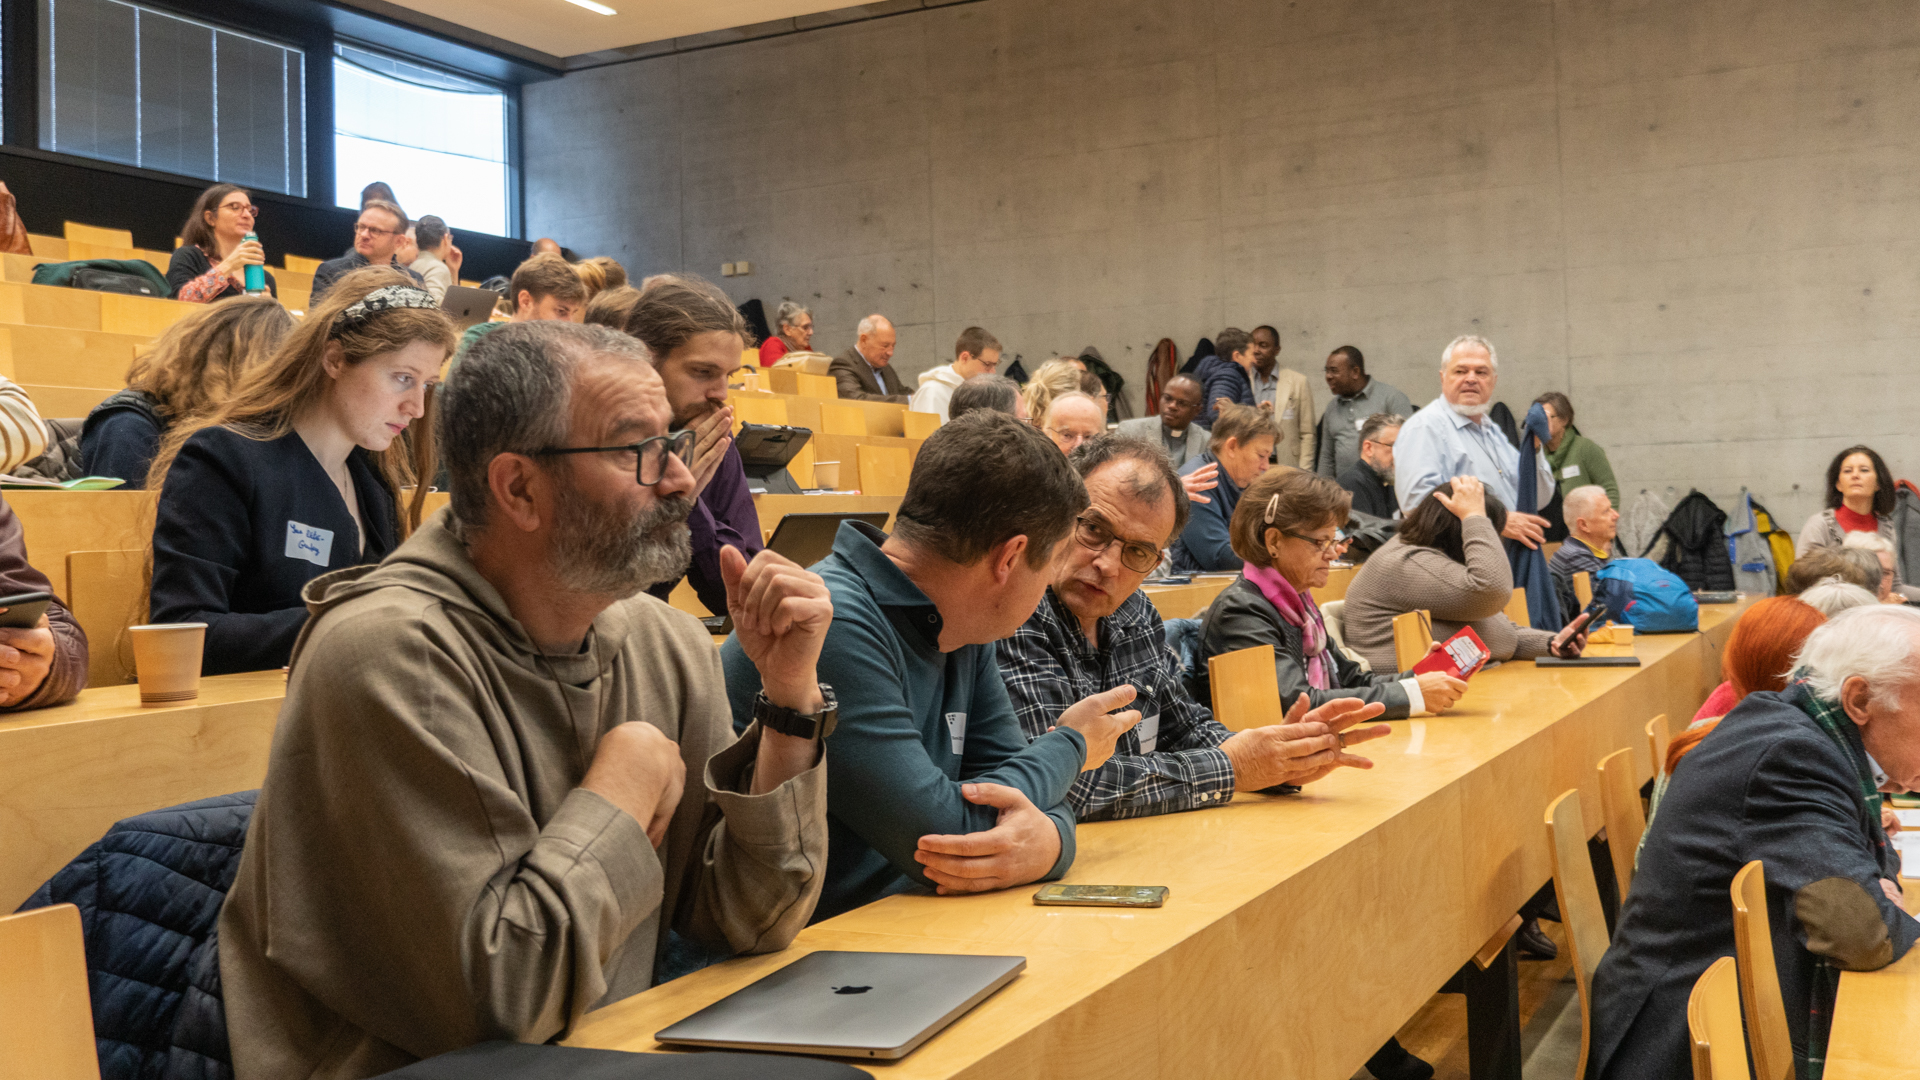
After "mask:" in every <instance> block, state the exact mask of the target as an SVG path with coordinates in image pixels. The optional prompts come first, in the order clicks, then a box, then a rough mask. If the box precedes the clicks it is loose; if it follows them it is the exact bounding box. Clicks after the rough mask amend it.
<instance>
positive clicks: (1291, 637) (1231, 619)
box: [1192, 469, 1467, 720]
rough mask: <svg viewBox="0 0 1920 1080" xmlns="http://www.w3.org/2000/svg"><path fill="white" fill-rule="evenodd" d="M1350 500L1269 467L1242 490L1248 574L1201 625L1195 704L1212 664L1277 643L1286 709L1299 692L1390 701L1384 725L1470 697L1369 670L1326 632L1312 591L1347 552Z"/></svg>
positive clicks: (1445, 682)
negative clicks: (1209, 660) (1223, 657)
mask: <svg viewBox="0 0 1920 1080" xmlns="http://www.w3.org/2000/svg"><path fill="white" fill-rule="evenodd" d="M1352 500H1353V496H1352V495H1349V494H1348V493H1347V491H1346V489H1345V488H1342V487H1341V486H1340V485H1339V484H1336V483H1334V482H1333V481H1332V480H1329V479H1327V478H1326V477H1324V476H1321V475H1319V474H1317V473H1310V472H1306V471H1304V470H1301V469H1274V470H1271V471H1269V472H1266V473H1264V474H1262V475H1261V476H1260V478H1259V479H1257V480H1255V481H1253V483H1252V484H1251V485H1249V486H1248V487H1247V489H1246V490H1245V491H1244V492H1242V493H1241V495H1240V501H1239V504H1238V505H1237V506H1235V507H1234V511H1233V523H1232V534H1231V540H1232V543H1233V550H1234V552H1235V553H1236V554H1238V555H1239V556H1240V558H1241V560H1242V566H1243V570H1242V571H1241V574H1240V577H1239V578H1238V579H1237V580H1235V581H1234V583H1233V584H1231V585H1229V586H1227V588H1226V590H1225V591H1224V592H1222V593H1221V594H1220V597H1219V599H1217V600H1215V601H1214V602H1213V606H1212V607H1210V608H1208V609H1207V613H1206V616H1205V618H1203V619H1202V621H1201V624H1200V660H1201V662H1200V663H1198V664H1196V665H1195V671H1194V678H1193V680H1192V681H1193V687H1192V689H1193V694H1194V697H1195V698H1196V699H1198V700H1200V701H1209V700H1211V693H1212V687H1211V686H1210V685H1209V683H1208V680H1207V671H1206V663H1205V660H1206V658H1208V657H1212V656H1218V655H1219V654H1221V653H1227V652H1233V651H1234V650H1236V649H1250V648H1253V647H1255V646H1258V645H1271V646H1273V663H1274V672H1275V674H1276V675H1278V676H1279V680H1280V703H1281V704H1282V705H1283V706H1291V705H1292V704H1293V702H1294V701H1295V700H1296V699H1297V698H1299V696H1300V695H1301V694H1305V695H1307V697H1308V699H1309V700H1311V701H1312V703H1313V704H1314V706H1315V707H1318V706H1320V705H1322V704H1324V703H1326V702H1328V701H1332V700H1333V699H1335V698H1345V697H1357V698H1360V699H1361V700H1363V701H1367V702H1375V701H1377V702H1380V703H1381V704H1383V705H1385V706H1386V707H1387V711H1386V712H1385V713H1382V714H1381V716H1380V719H1383V720H1399V719H1403V718H1405V717H1407V716H1410V715H1413V714H1415V713H1420V712H1440V711H1442V710H1444V709H1446V708H1447V707H1449V706H1451V705H1452V704H1453V703H1454V701H1455V700H1457V699H1458V698H1459V697H1460V695H1461V694H1462V693H1464V692H1465V691H1466V688H1467V685H1466V683H1463V682H1461V681H1460V680H1458V679H1455V678H1453V677H1451V676H1449V675H1443V674H1438V673H1434V674H1426V675H1419V676H1414V675H1409V674H1391V672H1393V671H1394V667H1393V665H1392V664H1391V663H1387V664H1380V665H1376V666H1375V668H1374V671H1373V672H1372V673H1369V672H1367V671H1364V670H1362V669H1361V667H1360V665H1359V664H1356V663H1354V661H1353V660H1352V659H1351V658H1350V657H1348V656H1347V655H1346V654H1345V653H1343V652H1342V651H1341V649H1340V646H1339V644H1338V643H1337V642H1336V641H1335V640H1334V638H1333V635H1332V634H1331V633H1329V631H1328V629H1327V623H1326V617H1325V616H1324V615H1322V614H1321V611H1320V606H1319V605H1318V604H1316V603H1315V602H1314V599H1313V593H1312V590H1313V589H1314V588H1315V587H1316V586H1321V585H1325V584H1326V583H1327V571H1328V569H1329V568H1330V567H1331V566H1332V565H1333V560H1334V559H1335V558H1337V557H1338V556H1339V555H1340V553H1341V552H1342V551H1343V550H1345V548H1346V543H1345V542H1344V541H1343V540H1342V539H1341V538H1340V527H1341V526H1342V525H1344V524H1346V520H1347V511H1348V508H1349V507H1350V505H1351V503H1352Z"/></svg>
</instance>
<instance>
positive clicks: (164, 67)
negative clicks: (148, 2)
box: [39, 0, 307, 196]
mask: <svg viewBox="0 0 1920 1080" xmlns="http://www.w3.org/2000/svg"><path fill="white" fill-rule="evenodd" d="M304 63H305V55H304V54H303V53H302V52H301V50H299V49H297V48H294V47H292V46H290V45H282V44H280V43H278V42H274V41H269V40H267V39H265V38H262V37H255V36H253V35H251V34H243V33H239V32H237V31H234V30H228V29H225V28H222V27H217V26H213V25H211V24H208V23H204V22H198V21H196V20H193V19H185V18H181V17H180V16H178V15H173V14H169V13H167V12H163V11H157V10H155V9H153V8H147V7H142V6H140V5H138V4H128V3H123V2H122V0H40V139H39V141H40V148H41V149H42V150H55V151H59V152H60V153H63V154H77V155H79V156H81V157H89V158H96V159H99V160H102V161H115V162H119V163H121V164H123V165H136V166H139V167H141V168H147V169H158V170H160V171H163V172H170V173H179V174H181V175H184V176H193V177H199V178H202V179H206V180H224V181H226V182H228V183H233V184H239V185H241V186H243V187H249V188H257V189H260V190H264V191H279V192H285V193H287V194H289V195H300V196H304V195H305V194H306V193H307V138H306V136H307V132H306V108H305V100H306V69H305V67H304V66H303V65H304Z"/></svg>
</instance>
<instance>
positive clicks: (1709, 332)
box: [525, 0, 1920, 529]
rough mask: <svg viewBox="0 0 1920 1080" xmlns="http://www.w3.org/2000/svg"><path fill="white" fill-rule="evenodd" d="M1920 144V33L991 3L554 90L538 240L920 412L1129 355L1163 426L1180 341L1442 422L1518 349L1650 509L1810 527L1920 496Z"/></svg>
mask: <svg viewBox="0 0 1920 1080" xmlns="http://www.w3.org/2000/svg"><path fill="white" fill-rule="evenodd" d="M1916 117H1920V19H1916V18H1915V16H1914V7H1913V4H1912V0H1562V2H1559V3H1553V2H1537V0H1453V2H1449V0H1294V2H1282V0H1211V2H1206V3H1202V2H1199V0H982V2H980V3H974V4H963V5H959V6H956V7H952V8H946V9H941V10H935V11H928V12H924V13H917V14H912V15H905V16H900V17H896V18H888V19H881V20H876V21H872V22H866V23H859V24H854V25H850V26H843V27H837V28H833V29H827V30H821V31H817V32H812V33H806V34H801V35H797V36H792V37H786V38H780V39H776V40H772V41H765V42H756V43H749V44H743V45H739V46H732V47H728V48H721V49H713V50H709V51H705V52H698V53H691V54H685V55H679V56H673V57H665V58H661V59H657V60H649V61H640V62H635V63H629V64H624V65H620V66H615V67H608V68H602V69H597V70H592V71H586V72H582V73H579V74H575V75H571V76H568V77H567V78H565V79H563V80H560V81H558V82H553V83H545V84H539V85H535V86H530V87H528V88H527V90H526V94H525V131H526V142H525V146H526V161H527V170H526V175H527V216H528V228H529V230H530V231H529V235H543V234H545V235H552V236H555V237H557V238H559V239H560V240H562V241H563V242H564V243H566V244H567V245H568V246H570V247H572V248H574V249H576V250H580V251H583V252H589V253H605V254H610V255H613V256H615V257H617V258H619V259H621V260H623V261H624V262H626V263H627V265H628V266H629V267H630V268H631V269H633V270H634V271H637V272H641V273H644V272H649V271H658V270H664V269H677V268H687V269H690V270H693V271H696V272H700V273H704V274H707V275H708V276H715V277H717V275H718V273H719V268H720V264H721V263H722V262H723V261H731V260H739V259H745V260H749V261H751V262H752V263H753V266H754V272H753V274H752V276H750V277H746V278H737V279H730V280H725V281H723V282H722V283H723V284H724V285H725V286H726V287H727V289H728V291H729V292H731V293H732V294H733V295H734V296H735V297H736V298H738V299H741V300H744V299H747V298H749V297H755V296H757V297H759V298H761V299H762V300H763V301H764V302H766V303H767V305H768V308H769V310H771V308H772V307H773V306H774V305H775V304H777V303H778V302H779V300H781V299H782V298H788V297H791V298H795V299H799V300H801V301H802V302H803V303H808V304H810V305H811V306H812V307H813V309H814V312H815V322H816V325H817V326H818V327H819V335H818V337H817V339H816V341H817V343H818V344H819V345H820V346H821V347H823V348H826V349H828V350H829V351H837V350H839V349H841V348H844V347H845V346H846V345H847V344H849V343H850V341H851V337H852V329H853V323H854V322H855V321H856V320H857V319H858V318H859V316H860V315H862V314H864V313H865V312H867V311H869V310H878V311H883V312H885V313H887V314H888V315H890V316H891V317H893V318H894V320H895V321H896V322H897V323H898V324H899V325H900V328H901V345H900V350H899V353H898V355H897V357H896V360H895V362H896V363H897V364H899V365H900V366H901V367H902V369H903V370H904V371H905V372H907V373H914V372H918V371H920V370H922V369H924V368H926V367H928V366H931V365H933V364H936V363H942V362H945V361H946V360H947V359H950V357H951V352H950V350H951V343H952V341H953V339H954V336H955V335H956V334H957V333H958V332H959V330H960V329H961V328H962V327H964V326H966V325H968V324H971V323H979V324H981V325H984V326H986V327H988V328H989V329H991V330H992V331H993V332H994V333H995V334H997V335H998V336H999V337H1000V338H1001V340H1002V341H1004V342H1006V343H1007V345H1008V349H1009V354H1011V353H1015V352H1017V353H1022V354H1024V355H1026V356H1027V357H1029V358H1033V357H1038V356H1045V355H1049V354H1051V353H1053V352H1057V351H1062V350H1077V349H1078V348H1079V347H1081V346H1082V345H1085V344H1088V343H1093V344H1096V345H1098V346H1099V347H1100V348H1101V350H1102V351H1103V352H1104V353H1105V354H1106V356H1107V357H1108V358H1109V360H1110V361H1112V362H1114V363H1115V364H1116V366H1117V367H1118V368H1119V369H1120V371H1121V372H1122V374H1124V375H1125V376H1126V377H1127V379H1128V384H1129V388H1130V396H1131V397H1132V398H1133V401H1134V405H1135V407H1136V409H1138V406H1139V395H1140V393H1141V390H1142V388H1143V371H1144V363H1145V357H1146V355H1147V354H1148V352H1149V351H1150V350H1151V349H1152V347H1153V344H1154V343H1155V342H1156V341H1157V340H1159V339H1160V338H1161V337H1171V338H1173V339H1174V340H1175V341H1176V342H1177V343H1178V344H1179V346H1180V349H1181V353H1182V356H1183V358H1184V356H1185V355H1186V353H1187V351H1188V350H1190V349H1191V348H1192V346H1193V343H1194V341H1195V339H1197V338H1199V337H1200V336H1202V335H1203V334H1204V335H1209V336H1210V335H1211V334H1212V333H1214V332H1215V331H1217V330H1218V329H1219V328H1220V327H1222V326H1225V325H1230V324H1233V325H1239V326H1242V327H1247V328H1251V327H1252V326H1253V325H1256V324H1259V323H1272V324H1274V325H1276V326H1278V327H1280V329H1281V331H1282V335H1283V338H1284V347H1285V352H1284V353H1283V355H1282V362H1283V363H1290V364H1291V365H1293V366H1295V367H1297V368H1300V369H1301V370H1304V371H1306V372H1308V374H1309V376H1310V377H1311V378H1312V379H1313V382H1314V385H1315V388H1316V390H1317V391H1318V392H1319V393H1320V394H1321V396H1322V400H1324V390H1325V387H1324V384H1323V383H1321V382H1320V381H1319V378H1318V370H1319V367H1320V365H1321V363H1322V360H1323V358H1324V357H1325V355H1326V354H1327V352H1328V351H1329V350H1330V349H1332V348H1333V347H1334V346H1337V345H1340V344H1354V345H1358V346H1360V347H1361V348H1362V349H1363V350H1364V351H1365V352H1366V354H1367V356H1368V358H1369V368H1370V370H1372V371H1373V373H1374V374H1376V375H1377V376H1379V377H1381V378H1384V379H1386V380H1387V381H1389V382H1391V383H1394V384H1396V385H1398V386H1400V387H1401V388H1402V389H1404V390H1405V391H1407V393H1408V394H1409V395H1410V396H1411V397H1413V398H1414V400H1415V402H1416V403H1420V402H1423V401H1425V400H1428V399H1429V398H1431V397H1432V396H1433V395H1434V394H1436V393H1437V392H1438V379H1437V376H1436V370H1435V369H1436V367H1437V362H1438V354H1439V350H1440V348H1441V347H1442V345H1443V344H1444V343H1445V342H1446V341H1447V340H1448V339H1450V338H1451V337H1453V336H1454V335H1455V334H1457V333H1462V332H1480V333H1484V334H1486V335H1488V336H1489V337H1491V338H1492V339H1493V340H1494V342H1495V343H1496V344H1497V345H1498V347H1499V349H1500V353H1501V359H1502V371H1503V375H1502V384H1501V388H1500V395H1501V397H1502V398H1504V399H1505V400H1506V401H1508V402H1509V403H1510V404H1512V405H1514V406H1515V407H1516V409H1520V408H1524V405H1525V403H1526V402H1528V401H1530V400H1531V399H1532V397H1533V396H1534V395H1535V394H1537V393H1539V392H1541V391H1543V390H1547V389H1561V390H1565V391H1567V392H1568V393H1569V394H1570V395H1571V396H1572V398H1573V400H1574V403H1575V406H1576V408H1577V411H1578V417H1579V423H1580V426H1581V428H1582V430H1583V431H1585V432H1586V434H1588V435H1589V436H1590V437H1592V438H1594V439H1596V440H1598V441H1599V442H1600V443H1601V444H1602V445H1604V446H1605V447H1607V449H1608V450H1609V452H1610V453H1611V455H1612V458H1613V462H1614V465H1615V468H1616V470H1617V471H1618V472H1619V474H1620V476H1621V479H1622V484H1623V487H1624V488H1625V489H1626V490H1627V491H1628V492H1637V491H1638V490H1640V489H1642V488H1651V489H1654V490H1656V491H1660V490H1662V489H1665V488H1666V487H1668V486H1669V485H1671V486H1673V487H1675V488H1677V489H1678V490H1677V493H1676V494H1678V495H1683V494H1685V492H1686V490H1687V488H1688V487H1689V486H1698V487H1700V488H1701V489H1702V490H1704V491H1706V492H1707V493H1708V494H1709V495H1712V496H1713V497H1714V498H1715V499H1716V500H1717V501H1719V502H1720V503H1721V505H1722V506H1729V505H1730V503H1731V498H1732V497H1733V496H1735V495H1737V493H1738V490H1739V488H1740V486H1741V485H1742V484H1746V485H1748V486H1750V487H1751V488H1752V489H1753V490H1754V492H1755V493H1756V495H1758V496H1759V497H1761V498H1762V499H1763V500H1764V501H1766V502H1767V503H1769V504H1770V505H1771V506H1772V507H1773V509H1774V510H1775V511H1776V512H1778V513H1779V515H1780V516H1781V518H1782V519H1783V521H1784V524H1786V525H1787V527H1789V528H1794V529H1797V528H1798V525H1799V522H1800V520H1801V519H1802V518H1803V517H1804V515H1806V514H1807V513H1809V512H1811V511H1812V510H1813V509H1815V508H1816V507H1817V505H1818V498H1819V489H1820V485H1821V479H1822V473H1823V470H1824V467H1825V464H1826V462H1827V459H1828V457H1829V456H1830V455H1831V454H1832V453H1833V452H1834V451H1835V450H1837V449H1839V448H1840V447H1843V446H1846V445H1848V444H1851V443H1853V442H1857V441H1864V442H1868V443H1871V444H1873V445H1875V446H1877V447H1878V448H1879V449H1880V450H1881V451H1882V453H1884V454H1885V455H1886V456H1887V458H1888V459H1889V461H1890V463H1891V464H1892V465H1893V467H1894V469H1895V471H1896V473H1900V474H1903V475H1908V476H1920V438H1916V436H1915V430H1916V429H1915V425H1914V424H1913V422H1912V419H1911V418H1912V415H1913V412H1914V407H1915V405H1916V403H1917V398H1920V395H1916V394H1915V392H1914V390H1913V386H1914V378H1913V376H1914V374H1915V373H1916V364H1915V361H1914V359H1913V354H1914V346H1915V341H1916V337H1917V336H1920V243H1917V241H1920V176H1916V172H1917V171H1920V170H1917V169H1916V165H1917V164H1920V162H1917V160H1916V155H1915V144H1916V123H1917V121H1916V119H1915V118H1916ZM909 381H910V382H911V380H909ZM1629 498H1631V496H1629Z"/></svg>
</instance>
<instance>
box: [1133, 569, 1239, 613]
mask: <svg viewBox="0 0 1920 1080" xmlns="http://www.w3.org/2000/svg"><path fill="white" fill-rule="evenodd" d="M1233 579H1234V575H1233V574H1206V575H1202V576H1195V577H1194V579H1193V580H1192V581H1190V582H1188V583H1187V584H1185V585H1146V586H1143V587H1142V589H1143V591H1144V592H1145V593H1146V594H1147V599H1149V600H1151V601H1153V606H1154V609H1155V610H1157V611H1159V612H1160V617H1161V618H1163V619H1191V618H1193V617H1195V616H1197V615H1199V614H1200V613H1201V612H1202V611H1205V610H1206V609H1207V605H1208V604H1211V603H1213V598H1214V597H1216V596H1219V595H1220V593H1221V592H1222V591H1224V590H1225V589H1226V587H1227V586H1229V585H1231V584H1233Z"/></svg>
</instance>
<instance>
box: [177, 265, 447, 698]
mask: <svg viewBox="0 0 1920 1080" xmlns="http://www.w3.org/2000/svg"><path fill="white" fill-rule="evenodd" d="M454 340H455V334H454V327H453V323H452V322H451V321H450V320H449V319H448V318H447V316H446V315H445V313H443V312H442V311H441V310H440V306H439V305H438V304H436V303H434V301H433V297H432V296H431V295H429V294H428V293H427V292H426V291H425V290H424V289H421V288H420V287H419V286H417V285H415V284H414V283H413V281H412V279H410V278H408V277H406V276H405V275H403V274H401V273H399V272H397V271H394V270H391V269H387V268H384V267H380V268H368V269H366V270H361V271H356V272H355V273H353V274H350V275H348V276H347V277H345V278H342V279H341V280H340V282H339V283H338V284H337V285H335V286H334V289H333V291H332V292H330V293H329V294H328V296H327V298H326V301H325V302H323V303H321V304H319V305H316V307H315V309H314V310H313V311H311V312H309V313H308V315H307V319H306V322H305V323H303V324H302V325H301V326H300V328H299V329H297V330H295V331H294V332H293V333H292V334H291V335H290V336H288V338H287V339H286V341H285V342H284V343H283V344H282V345H281V347H280V349H279V350H278V351H277V352H276V353H275V354H274V356H273V358H272V359H270V360H268V361H267V362H266V363H264V364H261V365H259V366H258V367H256V368H254V369H253V370H252V371H250V372H249V373H248V374H247V376H246V378H245V379H244V380H243V381H242V383H241V384H240V386H239V387H237V388H236V389H235V391H234V393H233V396H232V397H231V398H229V399H228V400H227V401H226V402H224V403H223V404H221V405H220V406H218V407H217V408H215V409H214V410H213V411H212V412H211V413H209V414H203V415H202V416H200V417H197V418H195V419H194V420H192V421H190V422H183V423H180V424H177V425H175V427H174V428H173V430H171V431H169V432H168V434H167V438H166V441H165V442H164V443H163V444H162V445H161V448H160V452H159V454H158V455H156V456H155V458H154V463H153V469H152V471H151V472H150V473H149V474H148V478H147V486H148V487H149V488H153V489H156V490H158V491H159V492H160V500H159V505H158V508H157V511H156V518H155V523H154V530H153V587H152V593H151V597H150V605H151V608H152V613H153V615H152V617H153V621H154V622H156V623H178V622H204V623H206V624H207V644H206V652H205V656H204V659H203V661H202V663H201V671H202V672H203V673H204V674H207V675H219V674H225V673H228V672H235V671H260V670H265V669H270V668H277V667H283V666H285V665H286V663H287V658H288V656H290V655H291V654H292V651H293V643H294V639H295V638H296V637H298V636H299V634H300V628H301V626H302V625H304V624H305V623H306V620H307V611H306V607H305V606H304V604H303V602H302V601H301V598H300V593H301V590H302V589H304V588H305V587H306V584H307V582H309V581H311V580H313V579H314V578H316V577H319V576H320V575H322V574H324V573H327V572H328V571H330V570H339V569H343V568H346V567H350V566H356V565H359V564H361V563H371V562H378V561H380V559H381V558H383V557H384V556H385V555H386V554H387V553H388V552H390V551H392V550H393V549H394V548H395V547H396V546H398V544H399V542H400V540H401V539H402V538H403V536H404V535H405V533H406V532H410V531H411V526H412V525H414V524H418V521H419V513H420V506H421V502H422V497H423V495H424V488H416V490H415V495H414V498H413V500H412V506H411V508H410V513H409V521H408V527H407V528H406V529H404V530H403V529H402V528H401V525H400V522H399V508H398V505H397V503H396V498H397V493H398V492H399V491H400V489H401V488H403V487H407V486H409V485H412V484H413V479H414V477H416V476H430V475H432V472H433V446H432V438H431V424H430V423H421V424H418V425H415V424H414V423H413V422H414V421H415V420H420V419H422V418H423V417H426V416H427V414H428V410H429V408H430V406H431V403H432V387H433V385H434V384H435V383H436V382H438V380H439V378H440V367H441V365H442V364H443V363H444V362H445V361H446V358H447V357H448V356H449V355H451V354H452V352H453V345H454ZM409 433H410V434H411V437H410V438H407V437H403V436H405V435H408V434H409Z"/></svg>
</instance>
